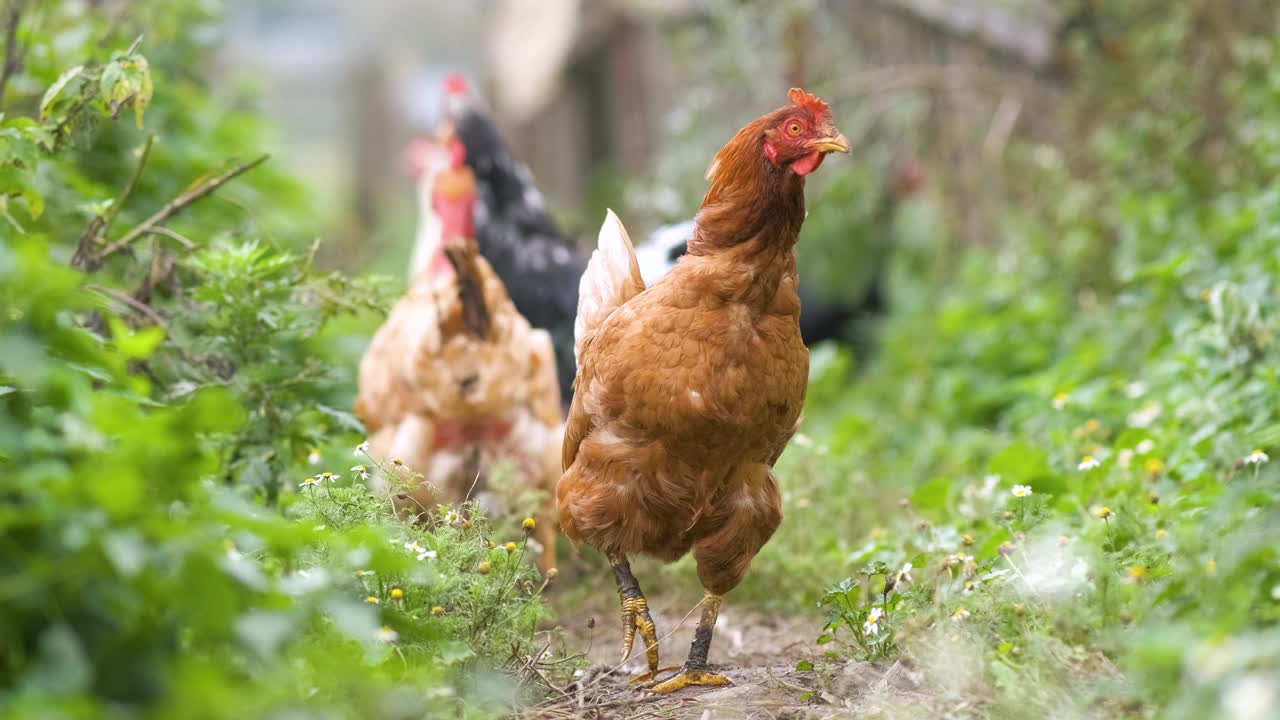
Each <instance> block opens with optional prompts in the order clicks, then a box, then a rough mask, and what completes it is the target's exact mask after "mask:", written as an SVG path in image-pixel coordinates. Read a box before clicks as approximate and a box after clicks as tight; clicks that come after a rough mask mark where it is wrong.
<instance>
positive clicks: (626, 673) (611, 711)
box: [520, 593, 916, 720]
mask: <svg viewBox="0 0 1280 720" xmlns="http://www.w3.org/2000/svg"><path fill="white" fill-rule="evenodd" d="M610 595H611V594H604V593H602V594H600V595H599V596H597V597H592V598H590V599H588V600H587V601H586V602H585V607H584V606H582V605H579V606H578V607H574V608H573V609H572V610H571V611H568V610H566V611H564V612H562V614H561V617H560V625H561V626H562V627H563V628H564V630H565V632H566V634H567V644H568V647H569V649H570V651H571V652H585V653H586V658H587V660H588V661H589V662H590V663H591V664H590V666H589V667H588V668H587V669H586V670H585V671H584V672H582V673H581V674H580V675H579V676H578V677H577V678H576V680H575V682H573V683H572V684H571V685H569V686H568V687H566V688H564V689H563V691H562V692H560V693H558V694H556V695H555V696H553V697H551V698H549V699H548V700H547V701H545V702H543V703H541V704H540V705H537V706H535V707H531V708H528V709H527V710H526V711H525V712H523V713H521V715H520V718H522V719H523V718H549V719H552V720H559V719H564V720H567V719H569V718H633V719H634V718H699V720H711V719H712V718H810V717H812V718H824V717H844V716H849V715H850V714H851V713H855V712H857V709H858V706H859V705H860V704H861V703H860V701H861V699H865V698H867V697H869V696H875V695H884V694H886V693H889V694H893V695H898V694H904V693H906V694H910V693H912V692H913V691H914V690H915V686H916V683H915V681H914V680H913V677H912V673H911V672H909V671H908V670H907V669H906V668H905V667H903V666H901V665H892V666H884V667H882V666H878V665H872V664H867V663H840V664H831V663H830V662H829V661H828V662H827V663H825V664H824V663H823V661H824V660H825V657H824V656H823V649H822V648H820V647H819V646H818V645H816V644H815V642H814V641H815V639H816V636H817V629H818V628H819V621H818V619H817V617H816V616H813V617H810V616H805V615H774V614H769V613H765V612H761V611H759V610H755V609H750V608H742V607H734V606H733V604H732V601H731V599H732V597H730V601H729V602H726V603H725V605H724V607H723V608H722V609H721V612H720V619H719V622H717V624H716V634H715V638H714V640H713V642H712V646H711V658H710V659H711V664H712V668H713V669H714V670H715V671H717V672H720V673H723V674H725V675H726V676H728V677H729V678H730V679H731V680H732V681H733V683H734V684H733V685H732V686H728V687H707V688H702V687H691V688H685V689H684V690H680V691H678V692H676V693H673V694H671V695H658V694H656V693H652V692H649V691H647V690H645V689H643V688H640V687H637V686H634V685H632V684H631V683H630V682H629V679H630V678H631V677H633V676H635V675H638V674H639V673H641V672H643V671H644V669H645V663H644V654H643V652H641V649H640V647H639V646H638V644H637V647H636V648H635V650H634V651H633V653H632V657H631V658H630V659H629V660H628V661H627V662H626V663H624V664H622V665H621V666H618V660H619V654H620V652H619V651H620V643H621V637H622V631H621V627H620V621H619V619H618V609H617V607H616V605H615V604H616V598H615V597H611V596H610ZM650 609H651V611H652V612H653V616H654V618H653V619H654V623H655V624H656V625H657V627H658V637H659V647H660V651H661V655H662V665H663V666H664V667H665V666H667V665H679V664H680V663H681V662H682V661H683V660H684V658H685V656H686V654H687V653H688V652H689V644H690V643H691V642H692V640H693V632H694V628H695V626H696V625H697V620H698V613H697V603H696V601H694V602H690V601H688V600H687V599H684V600H672V599H670V598H656V597H651V598H650ZM686 613H688V615H686ZM802 660H808V661H811V662H813V663H815V664H816V665H817V666H818V669H817V670H797V669H796V664H797V663H798V662H800V661H802ZM669 675H670V673H668V674H666V675H664V677H666V676H669Z"/></svg>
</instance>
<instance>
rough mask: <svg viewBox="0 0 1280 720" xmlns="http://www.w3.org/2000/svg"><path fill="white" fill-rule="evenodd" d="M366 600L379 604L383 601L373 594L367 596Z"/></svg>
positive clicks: (372, 603)
mask: <svg viewBox="0 0 1280 720" xmlns="http://www.w3.org/2000/svg"><path fill="white" fill-rule="evenodd" d="M364 601H365V602H367V603H369V604H370V605H377V604H378V603H380V602H382V601H381V600H379V599H378V598H376V597H374V596H373V595H370V596H369V597H367V598H365V599H364Z"/></svg>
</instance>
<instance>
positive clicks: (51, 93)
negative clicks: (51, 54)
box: [40, 65, 84, 120]
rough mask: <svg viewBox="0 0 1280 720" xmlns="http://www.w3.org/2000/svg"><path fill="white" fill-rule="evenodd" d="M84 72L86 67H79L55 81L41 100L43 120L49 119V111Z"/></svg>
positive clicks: (66, 71) (64, 72)
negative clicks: (72, 82)
mask: <svg viewBox="0 0 1280 720" xmlns="http://www.w3.org/2000/svg"><path fill="white" fill-rule="evenodd" d="M83 72H84V66H83V65H77V66H75V67H73V68H67V69H66V70H63V71H62V74H61V75H59V76H58V79H57V80H54V81H53V84H52V85H50V86H49V89H48V90H46V91H45V93H44V97H43V98H41V99H40V119H41V120H44V119H46V118H48V117H49V109H50V108H52V107H53V104H54V103H55V102H57V101H58V98H59V97H60V96H61V95H62V93H63V91H65V90H66V89H67V86H68V85H70V84H71V81H73V80H75V79H76V78H78V77H80V74H81V73H83Z"/></svg>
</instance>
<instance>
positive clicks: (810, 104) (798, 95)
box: [787, 88, 830, 117]
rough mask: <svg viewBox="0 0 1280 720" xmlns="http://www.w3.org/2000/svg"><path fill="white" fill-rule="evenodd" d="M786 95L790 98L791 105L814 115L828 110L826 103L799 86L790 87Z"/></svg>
mask: <svg viewBox="0 0 1280 720" xmlns="http://www.w3.org/2000/svg"><path fill="white" fill-rule="evenodd" d="M787 97H788V98H790V100H791V104H792V105H795V106H796V107H800V108H804V109H805V110H808V111H809V112H810V113H811V114H812V115H813V116H814V117H817V116H819V115H821V114H823V113H825V112H829V111H830V108H829V107H828V106H827V104H826V103H824V102H822V101H821V100H819V99H818V98H817V97H815V96H813V95H810V94H809V93H807V92H805V91H804V90H801V89H800V88H791V91H790V92H788V93H787Z"/></svg>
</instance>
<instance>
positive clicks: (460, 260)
mask: <svg viewBox="0 0 1280 720" xmlns="http://www.w3.org/2000/svg"><path fill="white" fill-rule="evenodd" d="M465 152H466V151H465V148H464V147H463V145H462V144H461V143H460V142H459V141H458V140H457V138H456V137H453V136H452V133H446V134H445V137H443V138H442V139H438V140H430V139H420V140H416V141H415V142H414V144H413V145H412V146H411V147H410V149H409V152H408V160H409V163H410V168H411V170H412V172H414V173H415V174H416V175H417V181H418V204H419V211H420V213H421V217H420V219H419V226H418V237H417V241H416V244H415V247H414V252H413V260H412V263H413V281H412V283H411V285H410V288H409V291H408V293H406V295H405V296H404V298H402V299H401V300H400V301H399V303H397V304H396V306H395V307H394V308H393V309H392V311H391V314H390V315H389V316H388V317H387V320H386V322H385V323H383V325H382V327H381V328H379V329H378V332H377V333H376V334H375V335H374V337H373V341H372V342H371V343H370V345H369V349H368V351H366V353H365V355H364V358H363V360H362V361H361V363H360V378H359V382H360V388H359V393H358V395H357V397H356V405H355V412H356V415H357V416H358V417H359V418H360V420H361V421H363V422H364V424H365V426H366V427H367V428H368V430H369V432H370V434H371V435H370V438H369V453H370V456H371V457H373V458H374V459H376V460H377V461H379V462H380V463H383V464H384V465H386V466H387V467H389V468H390V469H392V470H393V472H398V473H400V475H401V476H402V479H404V480H406V481H407V483H406V486H405V487H402V488H395V489H394V490H395V492H394V497H395V499H396V503H397V505H398V506H399V507H400V508H401V510H402V511H404V512H406V513H409V514H411V515H423V514H426V513H430V512H432V511H433V510H434V509H435V507H436V506H437V504H439V503H453V502H460V501H463V500H466V499H475V500H477V501H479V502H480V503H481V505H482V507H484V509H485V510H486V511H487V512H490V513H502V512H504V511H505V508H504V507H503V504H504V503H503V502H502V500H501V499H500V498H499V497H498V496H497V495H495V494H494V493H493V492H492V491H491V490H492V489H491V488H489V487H488V486H487V482H486V481H487V479H488V476H489V474H490V472H491V471H492V470H493V468H494V467H495V466H496V465H498V464H499V463H502V462H504V461H509V463H510V466H511V471H512V472H513V473H514V475H515V477H514V480H515V482H514V483H513V485H514V486H515V487H518V488H522V489H537V490H540V491H543V492H544V493H545V496H544V497H545V498H546V499H547V502H549V501H550V497H551V495H552V494H553V493H554V488H555V482H556V480H557V479H558V477H559V475H560V455H559V452H560V443H561V438H562V435H563V428H564V425H563V416H562V414H561V409H560V388H559V383H558V381H557V379H556V365H555V356H554V353H553V350H552V346H551V338H550V336H548V334H547V333H546V332H545V331H543V330H536V329H533V328H532V327H530V325H529V322H528V321H527V320H526V319H525V318H524V317H523V316H522V315H520V313H518V312H517V311H516V309H515V306H514V305H513V304H512V302H511V299H510V297H509V296H508V294H507V290H506V288H505V287H504V286H503V284H502V281H501V280H499V279H498V276H497V275H496V274H495V273H494V271H493V269H492V268H491V267H490V266H489V263H488V262H487V261H486V260H485V259H484V258H483V257H481V256H480V255H479V252H478V250H477V246H476V241H475V236H474V232H473V221H472V213H473V208H474V205H475V178H474V176H473V175H472V172H471V170H470V169H469V168H467V167H466V166H465V164H464V161H465ZM399 468H404V470H400V469H399ZM413 473H418V474H420V475H421V478H417V477H416V476H414V475H413ZM544 507H546V508H547V509H544V510H542V511H540V512H539V513H538V516H539V517H538V520H539V522H538V523H537V530H536V540H537V542H538V543H539V544H540V545H541V546H542V553H541V557H540V560H539V565H540V566H541V567H542V568H543V570H544V571H545V570H547V569H549V568H551V567H554V565H555V554H554V550H555V542H554V540H555V534H554V533H555V531H554V527H553V525H552V517H553V515H552V514H551V513H550V512H549V506H544ZM535 549H536V548H535Z"/></svg>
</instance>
